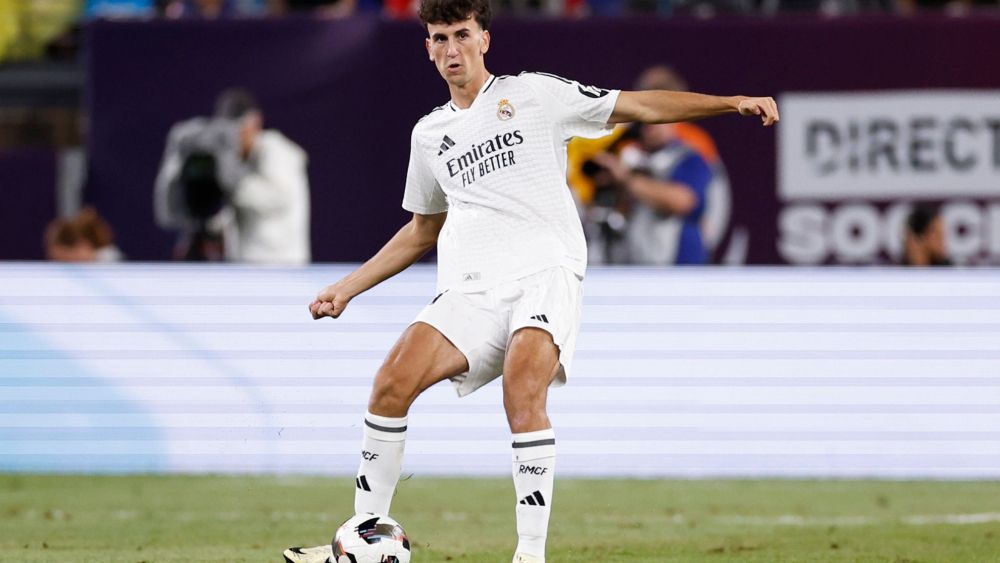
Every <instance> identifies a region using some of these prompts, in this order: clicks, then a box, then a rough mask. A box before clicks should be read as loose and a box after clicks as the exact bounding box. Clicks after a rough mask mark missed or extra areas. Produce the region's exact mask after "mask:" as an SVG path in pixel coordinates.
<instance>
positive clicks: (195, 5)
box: [160, 0, 259, 20]
mask: <svg viewBox="0 0 1000 563" xmlns="http://www.w3.org/2000/svg"><path fill="white" fill-rule="evenodd" d="M256 8H257V6H256V5H254V4H246V3H241V2H239V1H237V0H166V1H165V2H163V5H162V8H160V10H161V12H162V13H163V15H164V16H165V17H167V18H169V19H183V18H200V19H207V20H215V19H221V18H232V17H237V16H242V15H253V14H255V13H257V12H258V11H259V10H257V9H256Z"/></svg>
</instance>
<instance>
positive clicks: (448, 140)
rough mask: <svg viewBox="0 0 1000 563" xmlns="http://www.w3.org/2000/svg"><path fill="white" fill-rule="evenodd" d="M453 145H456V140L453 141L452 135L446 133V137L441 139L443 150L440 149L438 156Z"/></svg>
mask: <svg viewBox="0 0 1000 563" xmlns="http://www.w3.org/2000/svg"><path fill="white" fill-rule="evenodd" d="M453 146H455V141H452V140H451V137H449V136H448V135H445V136H444V139H443V140H442V141H441V150H439V151H438V156H441V155H442V154H444V152H445V151H446V150H448V149H450V148H451V147H453Z"/></svg>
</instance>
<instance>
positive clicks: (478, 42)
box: [425, 16, 490, 88]
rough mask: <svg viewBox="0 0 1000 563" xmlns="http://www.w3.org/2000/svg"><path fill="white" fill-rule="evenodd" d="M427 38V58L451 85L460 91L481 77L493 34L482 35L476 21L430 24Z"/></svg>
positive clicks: (470, 19)
mask: <svg viewBox="0 0 1000 563" xmlns="http://www.w3.org/2000/svg"><path fill="white" fill-rule="evenodd" d="M427 35H428V37H427V39H426V41H425V43H426V45H427V54H428V55H430V59H431V60H432V61H434V66H436V67H437V69H438V72H439V73H441V77H442V78H444V79H445V80H447V81H448V84H451V85H452V86H457V87H460V88H461V87H462V86H465V85H466V84H467V83H469V82H470V81H472V80H473V79H475V78H476V77H477V76H480V75H481V74H482V72H483V69H484V68H485V63H484V62H483V55H485V54H486V51H488V50H489V48H490V32H489V31H483V29H482V28H481V27H479V22H477V21H476V20H475V18H473V17H472V16H469V18H468V19H466V20H465V21H461V22H457V23H453V24H436V23H430V24H427Z"/></svg>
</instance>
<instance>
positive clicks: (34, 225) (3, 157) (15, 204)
mask: <svg viewBox="0 0 1000 563" xmlns="http://www.w3.org/2000/svg"><path fill="white" fill-rule="evenodd" d="M0 196H2V197H3V205H0V260H39V259H42V258H44V257H45V252H44V249H43V248H42V236H43V234H44V231H45V226H46V225H47V224H48V222H49V221H51V220H52V219H53V218H54V217H55V216H56V212H57V210H56V153H55V151H54V150H52V149H22V150H3V151H0Z"/></svg>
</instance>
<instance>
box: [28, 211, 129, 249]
mask: <svg viewBox="0 0 1000 563" xmlns="http://www.w3.org/2000/svg"><path fill="white" fill-rule="evenodd" d="M44 243H45V256H46V257H47V258H48V259H49V260H54V261H56V262H119V261H121V260H122V253H121V251H120V250H118V247H117V246H115V244H114V233H113V232H112V230H111V226H110V225H108V223H107V222H106V221H105V220H104V219H102V218H101V217H100V216H99V215H98V214H97V212H96V211H94V209H93V208H91V207H86V208H84V209H83V210H82V211H80V213H79V214H77V215H76V216H75V217H60V218H58V219H54V220H53V221H52V222H51V223H49V225H48V227H46V229H45V237H44Z"/></svg>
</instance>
